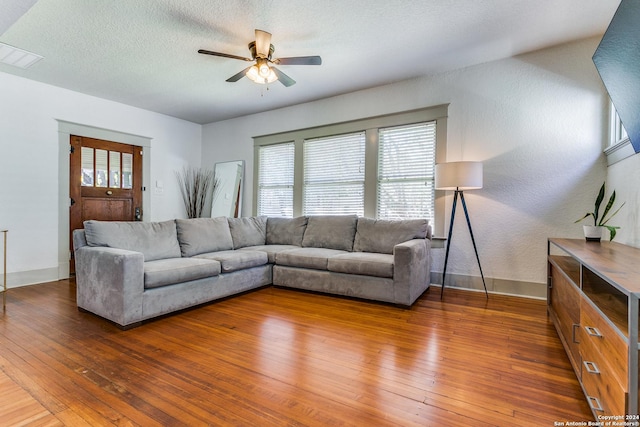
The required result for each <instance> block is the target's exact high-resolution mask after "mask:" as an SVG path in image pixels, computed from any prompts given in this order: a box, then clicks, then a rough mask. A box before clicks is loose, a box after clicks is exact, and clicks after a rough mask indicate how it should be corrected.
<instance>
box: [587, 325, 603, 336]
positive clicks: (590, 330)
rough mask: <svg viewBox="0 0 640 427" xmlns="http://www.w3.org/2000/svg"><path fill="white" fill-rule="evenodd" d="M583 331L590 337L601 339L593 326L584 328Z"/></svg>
mask: <svg viewBox="0 0 640 427" xmlns="http://www.w3.org/2000/svg"><path fill="white" fill-rule="evenodd" d="M584 330H585V331H587V333H588V334H589V335H591V336H592V337H596V338H602V334H601V333H600V331H599V330H598V329H596V328H594V327H593V326H585V327H584Z"/></svg>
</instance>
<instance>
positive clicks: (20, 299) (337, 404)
mask: <svg viewBox="0 0 640 427" xmlns="http://www.w3.org/2000/svg"><path fill="white" fill-rule="evenodd" d="M1 319H2V320H1V321H0V426H9V425H26V426H35V425H38V426H39V425H51V426H56V425H59V426H62V425H68V426H85V425H95V426H145V427H146V426H180V425H188V426H200V425H213V426H469V425H473V426H553V425H554V422H567V421H587V420H590V419H592V416H591V413H590V411H589V407H588V405H587V403H586V402H585V399H584V396H583V394H582V391H581V389H580V386H579V385H578V382H577V380H576V378H575V376H574V373H573V371H572V370H571V367H570V365H569V361H568V359H567V356H566V354H565V353H564V350H563V349H562V345H561V344H560V341H559V339H558V337H557V335H556V333H555V330H554V329H553V326H552V325H551V323H550V321H549V320H548V319H547V315H546V306H545V303H544V302H543V301H536V300H529V299H523V298H515V297H507V296H499V295H491V296H490V298H489V301H486V299H485V297H484V294H483V293H475V292H469V291H459V290H455V289H447V290H446V294H445V299H444V301H440V293H439V288H433V289H431V290H430V291H428V292H427V293H425V294H424V295H423V296H422V297H421V298H420V299H419V300H418V301H417V302H416V304H415V305H414V306H413V307H412V308H411V309H403V308H397V307H394V306H389V305H384V304H377V303H369V302H363V301H358V300H352V299H345V298H337V297H332V296H325V295H319V294H312V293H305V292H299V291H293V290H287V289H279V288H264V289H260V290H258V291H255V292H251V293H248V294H244V295H241V296H237V297H234V298H230V299H227V300H224V301H219V302H216V303H213V304H210V305H207V306H203V307H199V308H197V309H194V310H189V311H185V312H182V313H179V314H176V315H172V316H168V317H165V318H162V319H159V320H155V321H151V322H148V323H145V324H143V325H142V326H140V327H138V328H135V329H131V330H128V331H121V330H120V329H118V328H116V327H115V326H113V325H112V324H110V323H108V322H106V321H104V320H102V319H100V318H98V317H97V316H94V315H92V314H90V313H81V312H79V311H78V310H77V308H76V305H75V283H74V282H73V281H59V282H53V283H48V284H43V285H36V286H28V287H22V288H16V289H10V290H9V292H8V293H7V308H6V312H4V313H3V314H2V317H1ZM21 404H23V407H22V408H21V410H18V411H16V409H15V408H16V405H18V406H20V405H21Z"/></svg>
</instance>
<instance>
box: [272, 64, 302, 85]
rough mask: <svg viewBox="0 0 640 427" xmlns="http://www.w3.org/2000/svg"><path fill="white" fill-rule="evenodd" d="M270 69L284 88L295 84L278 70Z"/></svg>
mask: <svg viewBox="0 0 640 427" xmlns="http://www.w3.org/2000/svg"><path fill="white" fill-rule="evenodd" d="M271 69H272V70H273V72H274V73H275V74H276V76H278V80H280V83H282V84H283V85H285V86H286V87H289V86H293V85H294V84H296V81H295V80H293V79H292V78H291V77H289V76H287V75H286V74H285V73H283V72H282V71H280V70H278V69H277V68H276V67H271Z"/></svg>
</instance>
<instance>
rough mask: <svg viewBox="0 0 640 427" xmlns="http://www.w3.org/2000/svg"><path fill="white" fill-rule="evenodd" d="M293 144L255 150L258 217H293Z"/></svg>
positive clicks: (267, 146) (269, 146)
mask: <svg viewBox="0 0 640 427" xmlns="http://www.w3.org/2000/svg"><path fill="white" fill-rule="evenodd" d="M294 153H295V147H294V143H293V142H286V143H283V144H274V145H264V146H261V147H260V148H259V149H258V158H259V171H258V215H266V216H276V217H293V182H294Z"/></svg>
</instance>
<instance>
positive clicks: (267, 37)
mask: <svg viewBox="0 0 640 427" xmlns="http://www.w3.org/2000/svg"><path fill="white" fill-rule="evenodd" d="M270 48H271V33H267V32H266V31H262V30H256V56H257V57H260V58H268V57H269V49H270Z"/></svg>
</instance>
